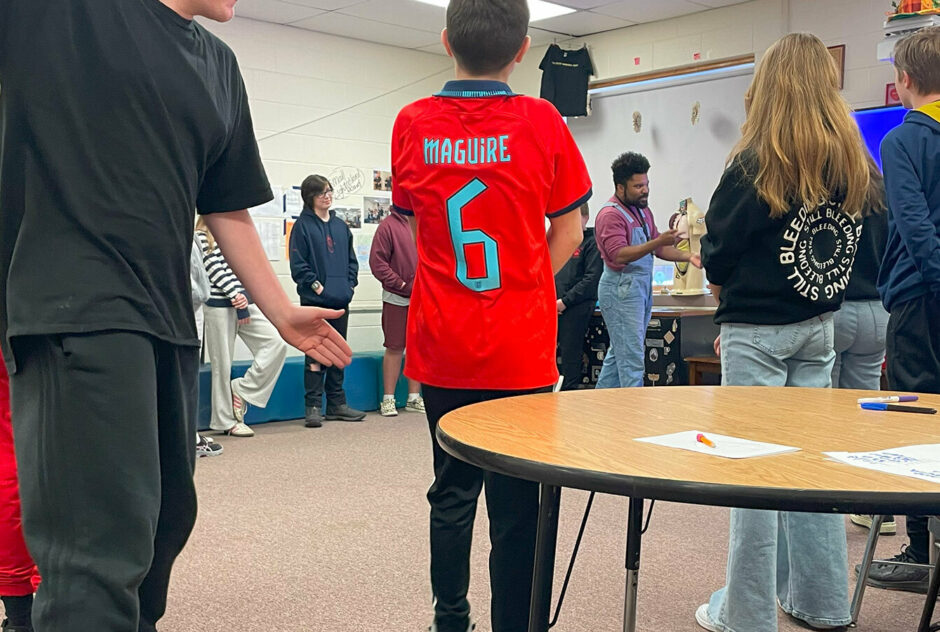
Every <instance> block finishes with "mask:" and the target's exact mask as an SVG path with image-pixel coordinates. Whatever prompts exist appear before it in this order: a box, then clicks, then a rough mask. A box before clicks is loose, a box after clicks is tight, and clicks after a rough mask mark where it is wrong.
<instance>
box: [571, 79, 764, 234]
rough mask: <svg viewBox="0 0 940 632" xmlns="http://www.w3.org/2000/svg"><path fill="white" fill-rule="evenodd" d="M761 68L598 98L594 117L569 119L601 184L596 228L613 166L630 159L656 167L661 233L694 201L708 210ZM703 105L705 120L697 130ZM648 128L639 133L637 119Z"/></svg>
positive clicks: (654, 190) (655, 206)
mask: <svg viewBox="0 0 940 632" xmlns="http://www.w3.org/2000/svg"><path fill="white" fill-rule="evenodd" d="M752 77H753V66H752V65H750V64H748V65H747V66H745V67H743V68H742V67H739V68H736V69H733V70H732V69H729V70H727V71H709V72H708V73H702V74H698V75H693V76H686V77H678V78H673V79H665V80H655V81H653V82H649V83H647V82H643V84H639V85H633V86H623V87H619V88H616V89H613V90H611V91H606V92H598V93H594V94H592V108H593V112H592V114H591V116H589V117H584V118H576V119H568V126H569V128H570V129H571V132H572V134H574V138H575V140H576V141H577V143H578V147H579V148H580V149H581V153H582V154H583V156H584V159H585V161H586V162H587V166H588V171H589V172H590V174H591V180H592V181H593V183H594V197H593V198H592V199H591V202H590V205H591V221H590V223H591V224H593V218H594V217H595V216H596V215H597V212H598V211H599V210H600V208H601V206H602V205H603V204H604V203H605V202H606V201H607V200H608V199H609V198H610V197H611V196H612V195H613V194H614V184H613V180H612V176H611V171H610V163H612V162H613V161H614V158H616V157H617V156H619V155H620V154H622V153H623V152H625V151H635V152H639V153H641V154H643V155H644V156H646V157H647V158H648V159H649V161H650V171H649V178H650V201H649V205H650V209H651V210H652V211H653V216H654V217H655V218H656V225H657V227H659V229H660V230H665V229H666V228H668V223H669V218H670V217H671V216H672V214H673V213H675V212H676V211H678V209H679V201H680V200H683V199H685V198H687V197H691V198H692V200H693V201H694V202H695V203H696V204H698V206H700V207H701V208H703V209H707V208H708V203H709V201H710V200H711V196H712V193H713V192H714V191H715V188H716V187H717V186H718V181H719V179H720V178H721V174H722V172H723V171H724V166H725V161H726V160H727V158H728V154H729V153H730V152H731V149H732V148H733V147H734V144H735V143H736V142H737V141H738V139H739V138H740V133H741V125H742V124H743V123H744V94H745V93H746V92H747V89H748V86H749V85H750V83H751V78H752ZM696 103H698V104H699V108H698V116H699V120H698V122H697V123H695V124H694V125H693V124H692V112H693V106H694V105H695V104H696ZM634 112H639V113H640V116H641V117H642V125H641V128H640V131H639V132H636V131H634V126H633V115H634Z"/></svg>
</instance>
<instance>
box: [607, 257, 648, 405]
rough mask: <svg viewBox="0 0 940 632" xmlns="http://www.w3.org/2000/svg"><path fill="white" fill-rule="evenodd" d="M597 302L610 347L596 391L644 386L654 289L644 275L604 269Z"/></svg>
mask: <svg viewBox="0 0 940 632" xmlns="http://www.w3.org/2000/svg"><path fill="white" fill-rule="evenodd" d="M597 299H598V303H600V306H601V314H603V315H604V324H605V325H607V334H608V335H609V336H610V347H609V348H608V349H607V355H606V356H605V357H604V366H603V367H601V373H600V375H599V376H598V377H597V386H596V387H595V388H620V387H622V386H643V373H644V371H645V364H644V345H645V344H646V328H647V326H648V325H649V322H650V315H651V314H652V311H653V287H652V280H651V278H650V276H649V275H648V274H646V273H641V274H634V273H630V272H623V273H618V272H611V271H610V270H609V269H608V268H607V267H606V266H605V267H604V272H603V274H601V280H600V282H599V283H598V286H597Z"/></svg>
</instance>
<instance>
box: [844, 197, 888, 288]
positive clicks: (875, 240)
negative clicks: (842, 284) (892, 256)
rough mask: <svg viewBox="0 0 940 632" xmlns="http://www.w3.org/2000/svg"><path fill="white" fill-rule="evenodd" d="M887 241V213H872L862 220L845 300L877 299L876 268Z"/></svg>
mask: <svg viewBox="0 0 940 632" xmlns="http://www.w3.org/2000/svg"><path fill="white" fill-rule="evenodd" d="M887 243H888V214H887V213H885V212H881V213H872V214H871V215H869V216H868V217H866V218H865V221H864V222H862V236H861V238H860V239H859V240H858V252H857V253H856V254H855V265H854V266H853V267H852V280H851V281H849V287H848V288H847V289H846V290H845V300H847V301H879V300H881V296H880V295H879V294H878V270H879V268H881V260H882V259H883V258H884V256H885V247H886V246H887Z"/></svg>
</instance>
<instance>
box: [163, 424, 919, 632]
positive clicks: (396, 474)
mask: <svg viewBox="0 0 940 632" xmlns="http://www.w3.org/2000/svg"><path fill="white" fill-rule="evenodd" d="M255 429H256V431H257V436H256V437H254V438H250V439H238V438H231V437H216V439H217V440H218V441H219V442H220V443H222V444H223V445H224V446H225V452H224V454H222V455H221V456H219V457H212V458H203V459H200V461H199V463H198V466H197V470H196V483H197V487H198V489H199V500H200V510H199V520H198V523H197V525H196V529H195V532H194V533H193V536H192V538H191V540H190V543H189V545H188V546H187V548H186V550H185V551H184V553H183V555H182V556H181V557H180V559H179V561H178V563H177V565H176V569H175V572H174V575H173V581H172V585H171V590H170V599H169V607H168V611H167V615H166V617H165V618H164V619H163V622H162V625H161V630H163V631H165V632H208V631H212V632H218V631H238V632H242V631H246V632H249V631H256V630H257V631H262V630H263V631H265V632H267V631H275V630H276V631H282V632H301V631H303V632H319V631H323V632H361V631H368V632H383V631H386V630H388V631H396V632H397V631H402V632H405V631H408V632H423V631H424V630H427V626H428V624H429V623H430V619H431V607H430V602H431V596H430V590H429V587H428V578H427V567H428V553H427V548H428V547H427V536H426V533H427V513H428V511H427V503H426V501H425V498H424V493H425V491H426V490H427V487H428V485H429V484H430V482H431V465H430V447H429V443H430V438H429V436H428V431H427V425H426V421H425V419H424V417H423V416H421V415H415V414H405V413H402V414H401V415H400V416H399V417H398V418H395V419H385V418H382V417H379V416H378V415H375V414H372V415H369V417H368V418H367V419H366V421H365V422H364V423H343V422H327V423H326V425H325V426H324V427H323V428H321V429H315V430H311V429H307V428H304V427H303V425H302V422H299V421H297V422H285V423H276V424H265V425H261V426H255ZM586 499H587V494H586V493H583V492H574V491H566V492H565V493H564V494H563V497H562V525H561V532H560V534H559V553H558V568H557V581H556V584H555V586H556V587H555V595H554V598H555V599H557V595H558V590H559V588H560V586H561V581H562V579H563V576H564V570H565V567H566V565H567V561H568V556H569V555H570V551H571V547H572V545H573V543H574V540H575V537H576V534H577V529H578V526H579V525H580V520H581V516H582V513H583V510H584V505H585V502H586ZM727 514H728V510H726V509H721V508H709V507H698V506H692V505H677V504H668V503H660V504H657V505H656V508H655V510H654V513H653V517H652V523H651V526H650V530H649V533H648V534H647V536H646V539H645V541H644V548H643V558H642V564H643V566H642V569H641V575H640V594H639V616H638V621H639V622H638V629H639V630H641V631H644V632H664V631H683V632H685V631H689V632H693V631H697V630H700V628H699V627H698V626H697V625H696V624H695V620H694V616H693V613H694V611H695V609H696V607H697V606H698V605H699V604H701V603H703V602H704V601H705V600H706V599H707V598H708V596H709V594H710V593H711V591H712V590H714V589H715V588H718V587H719V586H720V585H721V583H722V579H723V577H724V568H725V555H726V551H727V543H726V538H727V528H728V527H727ZM625 520H626V500H625V499H623V498H617V497H610V496H599V497H598V499H597V500H596V501H595V503H594V509H593V511H592V515H591V519H590V521H589V523H588V527H587V531H586V534H585V538H584V542H583V544H582V549H581V554H580V556H579V559H578V563H577V565H576V567H575V570H574V574H573V578H572V583H571V586H570V588H569V591H568V596H567V598H566V601H565V605H564V608H563V610H562V613H561V617H560V619H559V622H558V625H557V626H556V627H555V628H554V629H555V630H557V631H559V632H614V631H616V630H621V629H622V627H621V611H622V608H623V579H624V571H623V559H624V545H625V535H624V533H625V532H624V524H625ZM899 526H900V525H899ZM902 531H903V528H902ZM848 533H849V544H850V559H851V560H852V563H853V564H854V563H855V561H856V560H857V559H859V558H860V556H861V549H862V547H863V545H864V539H865V537H866V533H867V532H864V531H863V530H861V529H859V528H857V527H854V526H852V525H849V527H848ZM904 541H906V538H903V537H902V536H897V537H885V538H882V541H881V548H880V554H881V555H884V556H888V555H893V554H894V553H895V552H896V549H897V548H898V547H899V546H900V545H901V543H902V542H904ZM475 543H476V546H475V548H474V551H473V559H472V567H473V581H472V586H471V595H470V599H471V603H472V605H473V608H474V617H475V618H476V620H477V621H478V623H479V625H478V626H477V630H478V631H479V632H484V631H489V630H490V625H489V605H488V595H489V590H488V579H487V571H486V568H487V567H486V559H487V551H488V543H487V540H486V521H485V511H483V510H482V505H481V511H480V514H479V519H478V520H477V526H476V539H475ZM922 603H923V599H922V597H921V596H919V595H913V594H908V593H888V592H885V591H880V590H874V589H869V591H868V593H867V595H866V600H865V605H864V608H863V610H862V617H861V621H860V623H859V626H858V630H859V631H861V632H881V631H888V630H891V631H894V630H909V631H913V630H914V629H915V628H916V622H917V620H918V618H919V613H920V608H921V607H922ZM800 629H802V628H800V627H798V626H797V625H795V624H794V623H793V622H792V621H789V620H786V617H782V618H781V620H780V630H781V631H784V630H800ZM750 632H765V631H750Z"/></svg>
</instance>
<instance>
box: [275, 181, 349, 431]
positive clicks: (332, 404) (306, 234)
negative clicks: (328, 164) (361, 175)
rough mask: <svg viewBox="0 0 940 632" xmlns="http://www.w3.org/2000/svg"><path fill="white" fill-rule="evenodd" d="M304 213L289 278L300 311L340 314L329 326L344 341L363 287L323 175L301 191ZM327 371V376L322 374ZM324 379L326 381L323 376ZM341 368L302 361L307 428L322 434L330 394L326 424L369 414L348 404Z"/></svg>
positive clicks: (292, 250)
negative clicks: (312, 309)
mask: <svg viewBox="0 0 940 632" xmlns="http://www.w3.org/2000/svg"><path fill="white" fill-rule="evenodd" d="M300 197H301V199H302V200H303V201H304V208H303V210H302V211H301V212H300V217H298V218H297V222H296V223H295V224H294V228H293V230H292V231H291V233H290V273H291V277H292V278H293V279H294V283H296V284H297V294H298V296H300V304H301V305H313V306H316V307H326V308H329V309H341V310H343V312H342V315H341V316H340V317H339V318H334V319H333V320H331V321H330V323H331V324H332V325H333V327H334V328H335V329H336V331H338V332H339V335H340V336H342V337H343V338H346V333H347V331H348V329H349V303H350V302H352V298H353V293H354V292H355V289H356V286H357V285H358V284H359V259H358V258H357V257H356V246H355V244H354V243H353V235H352V231H351V230H350V229H349V225H348V224H346V222H344V221H343V220H342V219H340V218H338V217H337V216H336V211H333V210H330V207H331V206H332V205H333V185H332V184H330V181H329V180H327V179H326V178H325V177H323V176H321V175H311V176H307V177H306V178H304V181H303V182H302V183H301V185H300ZM324 369H325V370H324ZM324 374H325V375H324ZM344 378H345V372H344V371H343V369H342V367H336V366H330V367H321V366H320V363H319V362H317V360H316V358H312V357H310V356H309V355H308V356H304V425H305V426H307V427H308V428H319V427H321V426H322V425H323V417H322V414H321V411H322V407H323V392H324V390H326V419H330V420H340V421H362V420H363V419H365V417H366V414H365V413H364V412H362V411H361V410H356V409H355V408H352V407H350V406H349V405H348V404H347V403H346V391H344V390H343V380H344Z"/></svg>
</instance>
